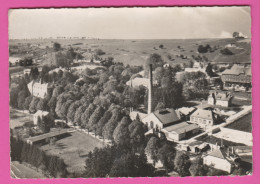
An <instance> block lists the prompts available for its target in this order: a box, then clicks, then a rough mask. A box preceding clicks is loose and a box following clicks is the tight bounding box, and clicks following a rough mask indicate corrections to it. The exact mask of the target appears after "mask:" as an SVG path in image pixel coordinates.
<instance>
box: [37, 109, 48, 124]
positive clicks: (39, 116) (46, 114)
mask: <svg viewBox="0 0 260 184" xmlns="http://www.w3.org/2000/svg"><path fill="white" fill-rule="evenodd" d="M48 115H49V112H47V111H41V110H38V111H37V112H36V113H34V115H33V124H34V125H37V124H38V118H40V119H42V118H43V117H45V116H48Z"/></svg>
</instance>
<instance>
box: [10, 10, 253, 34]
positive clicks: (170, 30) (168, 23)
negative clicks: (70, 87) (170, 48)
mask: <svg viewBox="0 0 260 184" xmlns="http://www.w3.org/2000/svg"><path fill="white" fill-rule="evenodd" d="M235 31H237V32H242V33H243V34H244V35H246V36H248V37H251V16H250V7H246V6H240V7H235V6H234V7H156V8H140V7H139V8H76V9H75V8H71V9H13V10H9V38H10V39H24V38H27V39H30V38H39V37H43V38H48V37H53V38H54V37H60V36H63V37H87V38H100V39H197V38H229V37H232V34H233V32H235Z"/></svg>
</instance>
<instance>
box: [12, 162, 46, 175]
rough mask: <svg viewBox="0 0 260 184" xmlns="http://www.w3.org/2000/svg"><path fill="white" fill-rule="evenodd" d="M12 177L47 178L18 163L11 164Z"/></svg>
mask: <svg viewBox="0 0 260 184" xmlns="http://www.w3.org/2000/svg"><path fill="white" fill-rule="evenodd" d="M11 177H12V178H15V179H19V178H46V176H44V175H43V174H41V173H39V172H37V171H35V170H34V169H31V168H29V167H27V166H25V165H23V164H20V163H19V162H17V161H14V162H11Z"/></svg>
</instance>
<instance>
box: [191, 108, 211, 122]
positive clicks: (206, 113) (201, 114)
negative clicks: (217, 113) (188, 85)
mask: <svg viewBox="0 0 260 184" xmlns="http://www.w3.org/2000/svg"><path fill="white" fill-rule="evenodd" d="M191 116H195V117H198V118H202V119H208V120H213V118H214V115H213V112H212V111H211V110H205V109H197V110H196V111H195V112H194V113H192V114H191Z"/></svg>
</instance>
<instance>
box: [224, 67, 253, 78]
mask: <svg viewBox="0 0 260 184" xmlns="http://www.w3.org/2000/svg"><path fill="white" fill-rule="evenodd" d="M240 74H244V75H248V76H252V72H251V68H250V67H244V66H240V65H236V64H235V65H233V66H232V68H231V69H227V70H225V71H223V72H222V75H240Z"/></svg>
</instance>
